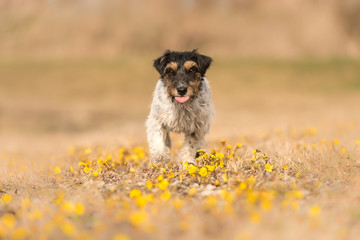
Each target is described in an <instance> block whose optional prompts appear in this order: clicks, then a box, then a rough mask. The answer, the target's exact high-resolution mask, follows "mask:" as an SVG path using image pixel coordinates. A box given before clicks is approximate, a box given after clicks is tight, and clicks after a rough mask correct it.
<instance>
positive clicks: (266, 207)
mask: <svg viewBox="0 0 360 240" xmlns="http://www.w3.org/2000/svg"><path fill="white" fill-rule="evenodd" d="M260 206H261V208H262V209H263V210H264V211H266V212H267V211H270V210H271V209H272V203H271V202H270V201H267V200H266V201H262V202H261V204H260Z"/></svg>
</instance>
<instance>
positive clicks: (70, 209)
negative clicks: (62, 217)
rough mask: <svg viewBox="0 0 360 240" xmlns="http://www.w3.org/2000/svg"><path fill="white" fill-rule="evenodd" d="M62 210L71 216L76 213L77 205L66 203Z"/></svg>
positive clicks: (62, 205)
mask: <svg viewBox="0 0 360 240" xmlns="http://www.w3.org/2000/svg"><path fill="white" fill-rule="evenodd" d="M61 210H62V211H63V212H66V213H68V214H71V213H73V212H74V211H75V205H74V204H73V203H72V202H69V201H67V202H64V203H63V204H61Z"/></svg>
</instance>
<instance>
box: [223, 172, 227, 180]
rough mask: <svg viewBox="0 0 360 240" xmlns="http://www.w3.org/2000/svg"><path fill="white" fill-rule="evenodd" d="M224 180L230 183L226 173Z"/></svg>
mask: <svg viewBox="0 0 360 240" xmlns="http://www.w3.org/2000/svg"><path fill="white" fill-rule="evenodd" d="M223 179H224V182H227V181H228V177H227V174H226V173H224V176H223Z"/></svg>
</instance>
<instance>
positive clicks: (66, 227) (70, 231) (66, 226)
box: [60, 221, 76, 236]
mask: <svg viewBox="0 0 360 240" xmlns="http://www.w3.org/2000/svg"><path fill="white" fill-rule="evenodd" d="M60 228H61V230H62V231H63V233H64V234H65V235H67V236H73V235H74V234H75V231H76V229H75V227H74V225H73V224H72V223H71V222H69V221H66V222H64V223H63V224H61V225H60Z"/></svg>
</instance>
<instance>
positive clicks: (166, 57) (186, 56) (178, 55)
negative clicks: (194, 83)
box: [154, 49, 212, 78]
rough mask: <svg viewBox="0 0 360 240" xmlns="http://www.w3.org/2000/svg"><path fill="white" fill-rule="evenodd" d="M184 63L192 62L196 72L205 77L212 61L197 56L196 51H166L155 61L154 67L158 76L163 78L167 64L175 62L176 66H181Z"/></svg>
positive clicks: (199, 55) (203, 56)
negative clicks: (196, 67)
mask: <svg viewBox="0 0 360 240" xmlns="http://www.w3.org/2000/svg"><path fill="white" fill-rule="evenodd" d="M186 61H194V62H195V63H196V64H197V66H198V70H199V72H200V73H201V75H202V76H205V73H206V70H207V69H208V68H209V67H210V64H211V62H212V59H211V58H210V57H208V56H205V55H202V54H199V53H198V52H197V50H196V49H194V50H192V51H191V52H190V51H189V52H175V51H170V50H166V51H165V52H164V54H163V55H162V56H161V57H159V58H157V59H155V61H154V67H155V69H156V70H157V71H158V72H159V73H160V76H161V77H162V78H163V77H164V74H165V73H164V70H165V67H166V65H167V64H168V63H170V62H176V63H177V64H178V66H182V65H183V64H184V63H185V62H186Z"/></svg>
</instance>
